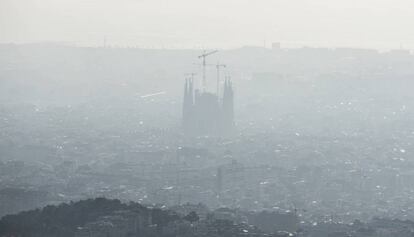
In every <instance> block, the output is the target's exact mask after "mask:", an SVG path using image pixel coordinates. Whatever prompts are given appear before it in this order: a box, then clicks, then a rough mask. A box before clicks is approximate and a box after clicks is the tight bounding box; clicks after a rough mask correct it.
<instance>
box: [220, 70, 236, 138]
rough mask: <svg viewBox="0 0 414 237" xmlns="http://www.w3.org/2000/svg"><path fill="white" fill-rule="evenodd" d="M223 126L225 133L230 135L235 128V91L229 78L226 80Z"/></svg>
mask: <svg viewBox="0 0 414 237" xmlns="http://www.w3.org/2000/svg"><path fill="white" fill-rule="evenodd" d="M222 126H223V127H222V131H223V133H224V134H223V135H230V134H231V132H232V131H233V129H234V92H233V83H232V82H231V80H230V79H229V78H226V80H225V81H224V91H223V105H222Z"/></svg>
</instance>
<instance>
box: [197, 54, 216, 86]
mask: <svg viewBox="0 0 414 237" xmlns="http://www.w3.org/2000/svg"><path fill="white" fill-rule="evenodd" d="M217 52H218V50H214V51H211V52H208V53H207V52H206V51H205V50H204V53H203V54H202V55H200V56H198V58H203V91H204V92H205V91H206V89H207V81H206V57H207V56H209V55H212V54H214V53H217Z"/></svg>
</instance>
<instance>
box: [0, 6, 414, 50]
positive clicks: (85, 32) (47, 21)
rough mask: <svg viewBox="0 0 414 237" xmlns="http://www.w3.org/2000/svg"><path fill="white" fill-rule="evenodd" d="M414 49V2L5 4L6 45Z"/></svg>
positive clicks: (1, 38) (1, 16) (1, 11)
mask: <svg viewBox="0 0 414 237" xmlns="http://www.w3.org/2000/svg"><path fill="white" fill-rule="evenodd" d="M105 36H106V38H107V42H108V44H112V45H120V46H141V47H187V48H194V47H207V48H213V47H240V46H243V45H263V44H264V41H265V40H266V42H267V43H268V45H269V44H270V42H272V41H279V42H282V43H283V44H284V45H287V46H301V45H309V46H353V47H372V48H398V47H400V45H403V47H405V48H409V49H411V48H414V1H413V0H0V42H3V43H5V42H18V43H21V42H43V41H58V42H69V43H76V44H79V45H102V44H103V39H104V37H105Z"/></svg>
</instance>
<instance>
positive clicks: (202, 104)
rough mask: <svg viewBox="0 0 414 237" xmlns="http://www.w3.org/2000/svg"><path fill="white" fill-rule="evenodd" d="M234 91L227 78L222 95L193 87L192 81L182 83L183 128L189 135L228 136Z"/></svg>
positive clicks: (231, 130)
mask: <svg viewBox="0 0 414 237" xmlns="http://www.w3.org/2000/svg"><path fill="white" fill-rule="evenodd" d="M233 100H234V92H233V85H232V82H231V81H230V80H229V79H226V80H225V82H224V89H223V97H222V98H220V97H219V96H218V95H216V94H213V93H210V92H200V91H199V90H198V89H194V81H193V80H192V79H187V80H186V81H185V85H184V101H183V119H182V122H183V124H182V125H183V130H184V133H185V134H186V135H189V136H204V135H212V136H229V135H231V134H232V132H233V131H234V108H233V106H234V102H233Z"/></svg>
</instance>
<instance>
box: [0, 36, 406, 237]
mask: <svg viewBox="0 0 414 237" xmlns="http://www.w3.org/2000/svg"><path fill="white" fill-rule="evenodd" d="M282 46H283V45H282ZM199 54H200V51H199V50H162V49H154V50H150V49H139V48H116V47H105V48H103V47H101V48H82V47H73V46H60V45H49V44H32V45H14V44H3V45H0V100H1V103H0V128H1V130H0V203H1V204H0V216H3V217H4V218H3V219H2V221H0V230H2V229H1V228H5V227H4V225H5V224H4V223H9V222H7V221H9V220H8V219H7V218H12V217H13V216H8V215H10V214H17V213H19V212H21V211H28V210H34V209H37V210H38V208H42V207H46V206H49V207H46V208H49V209H50V208H57V207H59V208H60V207H61V205H62V204H61V203H73V202H75V204H73V205H75V206H74V208H75V207H76V205H78V204H76V202H80V203H82V202H86V201H82V200H94V199H95V198H107V199H96V200H97V202H106V201H108V202H111V201H109V200H108V199H113V200H119V201H113V202H116V205H115V206H116V208H115V209H114V210H111V211H108V213H105V215H103V214H102V215H100V216H98V215H97V217H96V218H95V219H93V218H92V219H87V220H86V219H85V221H84V222H79V223H77V224H78V225H79V226H75V227H73V228H75V229H76V228H78V227H79V228H80V229H77V231H69V232H70V233H69V232H67V233H69V234H68V235H67V236H74V235H75V236H108V233H109V232H105V231H107V230H106V229H105V231H103V232H102V231H101V232H99V231H98V232H96V235H90V233H89V232H88V233H87V234H85V233H83V232H82V230H83V228H89V229H93V228H96V225H99V223H101V222H102V223H112V224H111V225H113V226H117V227H116V228H115V227H114V228H113V229H111V231H121V232H111V233H112V234H111V235H110V236H127V235H126V233H127V232H128V231H129V232H131V231H132V232H131V233H133V235H131V236H144V235H145V236H158V235H160V236H177V233H178V232H177V231H179V229H180V228H184V229H185V231H184V232H182V233H185V234H183V235H182V236H233V235H234V236H242V235H243V236H245V235H247V233H249V234H250V235H251V236H260V233H261V234H263V235H266V234H271V233H273V234H274V235H276V236H279V235H280V236H285V235H286V236H293V235H298V236H397V235H394V234H390V233H398V235H399V236H412V233H414V224H413V223H412V222H411V221H412V220H414V214H413V207H412V202H413V192H414V186H413V182H412V181H413V179H414V172H413V171H412V170H413V169H412V168H413V165H414V164H413V162H412V160H410V157H411V156H412V151H413V148H414V146H413V144H412V142H411V141H412V138H413V137H414V125H413V124H414V123H412V120H413V118H414V117H413V115H414V109H413V106H414V104H413V103H412V101H414V100H412V99H413V94H412V92H411V88H412V85H413V84H414V83H413V81H412V77H413V75H414V67H413V63H414V56H413V55H412V54H411V53H410V51H408V50H403V49H398V50H392V51H387V52H379V51H376V50H368V49H352V48H332V49H330V48H299V49H285V48H283V47H281V46H280V44H278V43H275V44H273V47H272V48H264V47H244V48H240V49H235V50H219V51H218V52H217V53H215V54H212V55H211V56H209V58H208V60H209V61H211V62H216V61H219V60H220V62H225V63H226V67H225V68H224V67H223V68H221V70H222V71H221V72H222V76H221V79H220V78H219V77H218V78H217V79H216V72H217V71H218V68H219V67H216V65H215V64H213V65H212V66H209V65H207V66H204V67H206V69H204V68H202V67H201V66H199V65H195V63H194V62H198V61H197V60H198V59H197V57H198V55H199ZM217 65H219V64H217ZM201 69H204V70H205V71H204V73H205V74H206V75H207V76H206V78H207V83H208V84H207V85H206V90H207V91H213V92H211V93H209V92H204V91H201V94H197V93H200V92H194V91H193V86H194V87H195V86H197V85H198V86H201V84H200V80H199V79H200V78H202V76H201V73H200V71H202V70H201ZM216 70H217V71H216ZM194 72H196V73H198V74H195V73H194ZM205 74H204V75H203V76H205ZM217 74H218V73H217ZM74 78H75V79H74ZM216 80H217V84H216ZM193 83H194V84H195V85H193ZM197 83H198V84H197ZM183 85H184V88H183ZM216 86H217V88H218V89H216ZM190 88H191V90H190ZM216 90H217V92H216V94H215V93H214V92H215V91H216ZM223 93H224V95H223ZM190 95H191V97H190ZM190 98H191V99H190ZM193 100H194V101H193ZM233 105H234V108H233ZM186 106H187V107H186ZM205 108H208V110H204V109H205ZM194 111H196V112H194ZM196 115H197V116H199V117H197V116H196ZM201 115H203V116H201ZM96 200H95V201H96ZM89 202H91V203H90V205H95V204H93V202H94V201H89ZM118 202H119V203H118ZM129 202H133V203H134V204H130V206H128V205H127V204H126V203H129ZM121 203H124V204H121ZM50 205H55V206H57V205H59V206H57V207H55V206H50ZM70 205H72V204H70ZM79 205H81V204H79ZM82 205H83V204H82ZM85 205H86V204H85ZM88 205H89V204H88ZM123 205H127V206H123ZM131 205H132V206H131ZM134 205H135V206H134ZM68 208H69V207H68ZM136 208H138V209H140V208H141V209H142V208H144V209H145V210H146V209H147V208H149V210H152V208H155V209H156V210H158V209H159V210H160V211H165V212H168V213H169V212H174V213H176V214H171V215H173V216H174V215H177V216H176V217H174V218H175V219H174V218H172V219H171V220H170V219H168V218H167V219H168V220H170V221H168V223H170V222H171V223H170V224H168V225H167V224H166V225H165V226H163V228H164V227H165V228H164V229H162V230H160V229H157V228H156V229H157V231H155V230H154V231H155V232H152V231H153V230H151V228H152V227H151V226H152V223H151V222H148V220H147V219H148V217H145V219H146V220H147V221H146V222H145V223H142V225H144V226H145V228H144V227H142V228H141V229H143V230H142V231H146V232H145V233H146V234H144V232H137V231H138V230H137V229H136V228H135V230H131V229H130V228H132V227H131V226H129V227H125V228H126V229H125V228H122V227H120V226H123V225H124V224H125V225H126V223H129V222H128V221H120V222H119V218H121V219H125V220H132V219H134V218H136V217H131V215H132V214H131V213H130V212H131V211H132V210H135V209H136ZM155 209H154V210H155ZM38 211H39V210H38ZM45 211H47V210H46V209H43V211H42V213H43V212H45ZM132 212H133V211H132ZM191 212H194V213H193V214H191V215H190V213H191ZM24 213H25V212H23V214H19V215H24ZM195 214H196V215H195ZM36 215H41V214H36ZM42 215H43V214H42ZM45 215H46V214H45ZM168 215H169V214H168ZM189 215H190V216H189ZM260 215H265V217H263V216H262V217H260ZM266 215H269V216H267V217H266ZM207 216H208V218H207ZM214 216H215V218H213V217H214ZM18 217H19V216H16V218H18ZM196 217H197V218H196ZM105 218H109V219H105ZM131 218H132V219H131ZM140 218H141V217H140ZM183 218H184V219H183ZM185 218H187V219H185ZM192 218H193V219H194V218H195V219H194V220H193V219H192ZM260 218H262V221H258V219H260ZM264 219H266V220H272V221H273V223H272V224H269V225H270V226H271V227H266V224H263V223H265V222H266V221H263V220H264ZM217 220H219V222H217V223H216V222H215V221H217ZM220 220H221V221H224V220H225V221H230V222H225V223H224V222H223V223H221V222H220ZM117 221H118V222H119V223H120V224H116V223H118V222H117ZM10 223H12V222H10ZM102 223H101V224H102ZM212 223H214V224H212ZM232 223H233V224H232ZM385 223H386V224H385ZM160 225H161V224H160ZM220 225H225V226H227V227H226V228H224V229H227V230H228V231H232V228H230V227H229V226H233V225H234V226H233V227H234V231H235V232H234V233H233V232H232V234H230V232H226V233H224V232H222V233H221V232H220V233H221V234H220V233H219V232H214V233H216V235H213V234H211V233H212V232H208V233H210V235H206V233H207V232H206V231H204V230H206V228H207V229H208V228H213V229H214V228H216V229H214V231H218V230H219V229H220V228H219V226H220ZM10 226H11V225H6V227H10ZM195 226H198V227H197V228H195ZM167 227H168V228H170V229H168V228H167ZM10 228H11V227H10ZM25 228H26V227H25ZM68 228H69V227H68ZM171 228H172V229H171ZM203 228H204V229H203ZM144 229H145V230H144ZM4 230H7V228H6V229H4ZM13 231H16V230H13ZM160 231H161V232H160ZM211 231H213V230H211ZM244 231H246V232H244ZM364 231H365V232H364ZM10 233H12V232H4V231H3V232H1V231H0V235H4V236H11V235H10ZM22 233H23V232H22ZM48 233H49V232H48ZM59 233H60V232H59ZM62 233H63V232H62ZM65 233H66V232H65ZM102 233H106V235H103V234H102ZM120 233H122V234H120ZM168 233H169V234H168ZM174 233H175V234H174ZM180 233H181V232H180ZM335 233H336V234H335ZM346 234H348V235H346ZM56 235H57V234H56V233H54V234H53V233H52V232H50V233H49V235H46V234H44V236H56ZM18 236H31V235H27V234H26V235H25V234H21V235H18ZM36 236H38V235H36ZM60 236H66V234H65V235H63V234H61V235H60Z"/></svg>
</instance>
